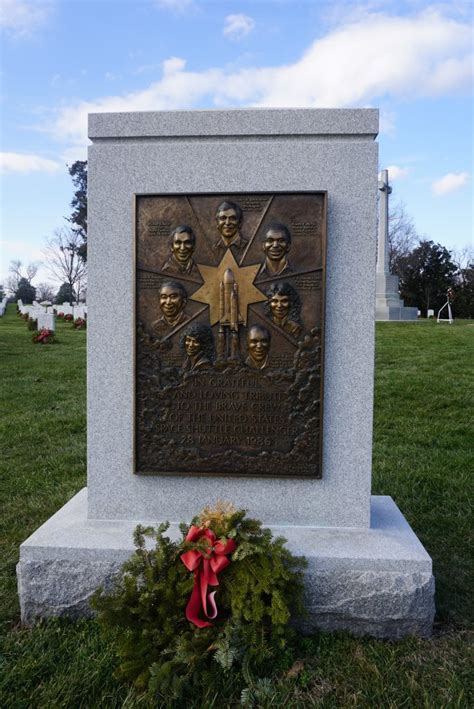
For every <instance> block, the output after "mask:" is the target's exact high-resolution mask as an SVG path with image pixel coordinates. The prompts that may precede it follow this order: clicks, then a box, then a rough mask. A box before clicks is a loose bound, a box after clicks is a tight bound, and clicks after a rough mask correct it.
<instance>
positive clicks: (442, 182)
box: [431, 172, 469, 195]
mask: <svg viewBox="0 0 474 709" xmlns="http://www.w3.org/2000/svg"><path fill="white" fill-rule="evenodd" d="M468 180H469V173H468V172H448V173H447V174H446V175H444V176H443V177H440V178H439V180H435V181H434V182H433V183H432V184H431V189H432V190H433V192H434V194H436V195H444V194H448V193H449V192H455V191H456V190H459V189H460V188H461V187H464V185H465V184H466V183H467V181H468Z"/></svg>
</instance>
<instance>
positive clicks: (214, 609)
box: [207, 591, 217, 625]
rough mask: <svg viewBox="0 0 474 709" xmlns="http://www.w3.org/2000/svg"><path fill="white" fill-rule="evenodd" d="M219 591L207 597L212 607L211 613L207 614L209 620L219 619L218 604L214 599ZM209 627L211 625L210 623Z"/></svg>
mask: <svg viewBox="0 0 474 709" xmlns="http://www.w3.org/2000/svg"><path fill="white" fill-rule="evenodd" d="M216 593H217V591H212V593H210V594H209V595H208V597H207V600H208V601H209V605H210V607H211V609H210V612H209V613H207V617H208V618H216V617H217V604H216V601H215V599H214V596H215V595H216ZM209 625H211V624H210V623H209Z"/></svg>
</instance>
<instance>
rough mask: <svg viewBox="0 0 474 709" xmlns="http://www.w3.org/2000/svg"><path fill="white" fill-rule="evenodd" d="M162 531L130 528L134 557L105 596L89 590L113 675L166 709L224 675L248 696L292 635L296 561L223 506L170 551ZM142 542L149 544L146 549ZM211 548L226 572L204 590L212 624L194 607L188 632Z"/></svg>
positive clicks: (299, 611) (297, 603)
mask: <svg viewBox="0 0 474 709" xmlns="http://www.w3.org/2000/svg"><path fill="white" fill-rule="evenodd" d="M168 527H169V524H168V523H164V524H160V525H159V526H158V528H157V529H153V528H145V527H142V526H138V527H137V528H136V530H135V532H134V543H135V547H136V551H135V552H134V554H133V556H132V557H131V559H130V560H129V561H127V562H126V563H125V564H124V566H123V569H122V573H121V575H120V576H119V577H118V579H117V580H116V582H115V586H114V588H113V589H112V591H111V592H107V591H105V590H104V589H99V590H98V591H96V593H95V594H94V597H93V599H92V607H93V608H94V609H95V610H96V611H97V615H98V620H99V623H100V625H101V627H102V628H103V630H104V631H105V633H106V634H107V636H108V638H110V639H112V640H113V642H114V644H115V648H116V652H117V655H118V657H119V660H120V664H119V666H118V668H117V672H116V674H117V675H118V676H120V677H122V678H124V679H127V680H129V681H132V682H133V683H134V685H135V686H136V687H137V688H138V689H139V690H143V691H146V692H147V693H149V694H150V696H151V697H153V699H154V700H155V701H156V700H158V699H160V700H161V701H162V702H164V703H165V704H168V703H169V704H170V705H171V706H178V705H179V706H181V703H182V702H186V701H188V700H191V699H192V700H194V701H195V700H196V698H197V697H199V696H202V694H203V693H204V691H205V689H206V688H209V686H212V687H213V688H215V690H216V691H218V689H219V685H220V684H222V683H223V682H225V681H228V680H229V676H230V675H232V678H231V680H232V682H233V683H235V682H237V683H238V684H239V685H240V687H241V689H242V690H243V693H244V694H245V692H247V693H248V691H249V688H251V687H253V686H255V682H257V683H258V682H261V681H262V680H261V678H264V677H266V676H268V675H270V674H273V673H274V672H275V671H276V670H278V669H279V668H284V667H286V663H287V661H288V651H287V648H288V644H289V643H290V644H291V642H292V640H293V637H294V635H295V633H294V631H293V630H292V628H291V627H290V625H289V622H290V619H291V618H292V617H294V616H296V615H298V616H303V615H304V609H303V600H302V599H303V569H304V568H305V567H306V560H305V559H304V558H303V557H296V556H293V555H292V554H291V552H290V551H289V550H288V549H286V548H285V546H284V544H285V541H286V540H285V539H284V538H283V537H276V538H273V536H272V533H271V531H270V530H269V529H264V528H262V524H261V522H259V521H258V520H254V519H248V518H247V517H246V511H245V510H237V509H235V508H234V507H233V506H232V505H230V504H229V503H218V504H217V505H216V506H215V507H214V508H209V507H208V508H205V509H204V510H203V511H202V512H201V513H200V514H199V515H198V516H197V517H195V518H194V519H193V520H192V523H191V527H189V526H188V525H185V524H181V525H180V530H181V534H182V538H181V539H180V540H178V541H172V540H171V539H170V538H169V537H167V536H165V532H166V531H167V529H168ZM214 535H215V536H214ZM147 538H148V539H153V540H154V547H153V548H151V549H150V548H148V547H149V546H150V545H148V547H147V544H146V541H147ZM211 538H212V539H214V542H213V543H214V550H215V551H216V552H219V550H220V551H221V552H222V551H223V550H224V548H225V552H224V553H225V554H227V556H226V558H227V559H228V561H229V562H230V563H228V564H227V565H226V564H224V565H222V564H221V566H222V571H218V581H217V583H218V585H216V584H215V583H214V582H212V581H211V583H213V585H214V586H215V588H216V590H217V595H216V601H217V606H218V613H217V616H216V617H215V618H214V616H213V615H212V614H211V613H209V614H207V615H206V613H205V612H204V606H205V601H204V602H203V606H201V608H200V616H201V619H200V624H201V625H203V626H204V627H197V625H196V624H195V623H194V622H190V621H189V620H188V619H187V617H186V616H187V615H189V613H190V611H189V607H190V606H191V601H190V599H191V596H192V594H193V589H195V587H196V586H197V587H199V584H200V575H201V576H202V574H203V573H204V571H203V569H204V566H205V561H207V562H208V564H210V563H211V561H210V560H211V559H212V558H214V561H216V559H217V557H218V553H213V551H212V543H211V541H210V539H211ZM230 549H232V551H229V550H230ZM183 556H184V559H183V558H182V557H183ZM190 559H195V560H198V559H199V560H200V562H201V563H200V567H198V568H197V570H194V575H192V574H191V573H190V572H189V571H188V568H187V566H188V567H189V564H187V563H186V562H189V560H190ZM212 563H214V562H212ZM216 563H217V564H219V562H216ZM185 564H186V565H185ZM211 595H212V594H211ZM201 598H203V596H202V593H201ZM194 600H196V598H195V599H194ZM210 605H211V606H212V603H211V604H210ZM191 615H192V613H191ZM209 618H211V622H209V621H208V619H209ZM259 678H260V679H259ZM177 702H179V704H176V703H177Z"/></svg>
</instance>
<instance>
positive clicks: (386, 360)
mask: <svg viewBox="0 0 474 709" xmlns="http://www.w3.org/2000/svg"><path fill="white" fill-rule="evenodd" d="M31 335H32V333H31V332H30V331H28V330H27V327H26V324H25V323H24V321H22V320H21V319H20V318H18V317H17V316H16V313H15V307H14V306H13V305H9V306H8V308H7V312H6V315H5V316H4V317H3V318H1V320H0V347H1V350H0V366H1V373H2V387H1V403H2V412H3V413H2V418H1V421H0V428H1V437H2V453H3V456H2V461H1V466H2V470H1V475H0V490H1V492H0V496H1V502H2V514H1V519H0V525H1V534H0V541H1V547H2V549H1V557H0V558H1V561H0V563H1V565H2V570H1V578H0V581H1V590H0V613H1V659H0V706H1V707H4V708H5V709H6V708H7V707H15V708H16V707H25V708H26V707H28V708H30V707H99V706H100V707H107V708H108V707H138V706H140V707H141V706H143V707H145V706H160V703H159V701H155V702H154V703H153V704H150V703H149V700H147V699H146V698H144V697H140V695H138V694H137V693H135V691H134V690H133V689H131V688H130V687H128V686H126V685H124V684H122V683H120V682H119V681H118V680H117V679H115V678H114V676H113V671H114V667H115V658H114V654H113V650H112V648H111V647H110V646H109V645H108V644H107V643H106V642H105V641H104V640H103V639H102V637H101V635H100V633H99V631H98V628H97V625H96V623H95V622H94V621H80V622H70V621H67V620H54V621H48V622H41V623H40V624H38V625H37V626H36V627H34V628H33V629H22V628H21V627H20V622H19V608H18V602H17V591H16V577H15V565H16V563H17V560H18V547H19V545H20V543H21V542H22V541H23V540H24V539H26V537H28V536H29V535H30V534H31V533H32V532H33V531H34V530H35V529H37V527H38V526H39V525H40V524H42V523H43V522H44V521H45V520H47V519H48V518H49V517H50V516H51V515H52V514H53V513H54V512H56V511H57V510H58V509H59V508H60V507H61V506H62V505H63V504H64V503H65V502H66V501H67V500H68V499H70V498H71V497H72V496H73V495H74V494H75V493H76V492H77V491H78V490H79V489H80V488H82V487H83V486H84V485H85V479H86V410H85V397H86V392H85V380H86V362H85V347H86V333H85V332H83V331H77V330H73V329H72V326H71V323H65V322H61V321H58V323H57V331H56V335H57V340H58V342H57V344H54V345H34V344H33V343H32V341H31ZM473 342H474V324H473V323H472V322H468V321H455V322H454V324H453V325H452V326H449V325H447V324H444V323H443V324H439V325H437V324H436V323H435V322H434V321H424V322H418V323H378V324H377V341H376V343H377V344H376V385H375V439H374V476H373V492H374V493H375V494H385V495H391V496H392V497H393V498H394V499H395V501H396V503H397V504H398V505H399V507H400V509H401V510H402V512H403V513H404V514H405V515H406V517H407V519H408V521H409V522H410V524H411V525H412V527H413V528H414V530H415V532H416V534H417V535H418V536H419V538H420V539H421V541H422V543H423V544H424V546H425V547H426V549H427V551H428V553H429V554H430V555H431V556H432V557H433V561H434V573H435V578H436V607H437V617H436V622H435V627H434V634H433V637H432V638H431V639H429V640H420V639H416V638H408V639H404V640H402V641H399V642H388V641H382V640H375V639H370V638H362V639H360V638H359V639H358V638H354V637H351V636H350V635H348V634H346V633H337V634H328V633H317V634H315V635H314V636H312V637H310V638H301V639H300V641H299V643H298V646H297V647H295V648H294V649H293V650H292V651H291V653H290V652H289V654H288V663H287V664H288V667H289V668H292V669H290V671H289V672H284V671H281V672H280V673H279V674H278V675H277V676H275V677H273V678H272V679H271V681H270V682H268V684H266V685H265V686H264V687H263V689H261V690H260V694H259V697H260V698H257V701H256V703H255V704H254V706H273V707H275V706H277V707H278V706H285V707H309V706H318V707H341V706H342V707H346V706H347V707H367V706H369V707H384V708H388V707H402V706H404V707H468V706H474V696H473V687H472V674H471V672H472V670H471V668H472V660H473V659H474V658H473V653H472V639H473V633H472V628H473V606H472V603H470V602H469V601H470V593H471V592H472V581H473V575H472V558H473V554H472V538H471V539H470V537H469V534H470V530H471V529H472V518H471V517H470V508H469V504H470V497H471V499H472V482H471V480H472V455H470V454H471V453H472V430H471V429H470V424H471V421H470V410H471V411H472V409H471V407H472V401H473V389H474V387H473V372H472V369H473V366H472V360H473V357H472V355H473V349H474V348H473V346H472V345H473ZM111 366H113V363H111ZM470 493H471V494H470ZM196 511H198V510H196ZM183 521H189V520H183ZM238 704H239V692H238V691H237V687H236V686H235V681H234V680H233V679H232V678H229V679H222V680H221V685H220V686H219V687H216V686H215V685H214V686H210V687H209V689H208V691H207V693H206V695H205V696H203V697H200V698H196V704H195V706H197V707H223V706H233V705H238Z"/></svg>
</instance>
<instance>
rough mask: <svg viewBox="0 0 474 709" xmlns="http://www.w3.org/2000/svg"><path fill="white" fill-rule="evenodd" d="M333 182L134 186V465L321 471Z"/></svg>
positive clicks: (298, 473) (146, 468) (235, 471)
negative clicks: (188, 189)
mask: <svg viewBox="0 0 474 709" xmlns="http://www.w3.org/2000/svg"><path fill="white" fill-rule="evenodd" d="M325 235H326V195H325V193H321V192H319V193H307V192H304V193H284V194H282V193H278V194H268V193H264V194H261V193H253V194H212V195H209V194H188V195H144V196H137V197H136V268H137V274H136V415H135V421H136V423H135V471H136V472H137V473H139V474H148V475H152V474H160V473H161V474H187V475H190V474H191V475H192V474H201V475H204V474H206V475H207V474H215V475H248V476H265V477H288V476H290V477H312V478H319V477H321V423H322V371H321V370H322V361H323V358H322V355H323V352H322V346H323V325H324V322H323V320H324V275H325V242H326V239H325Z"/></svg>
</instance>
